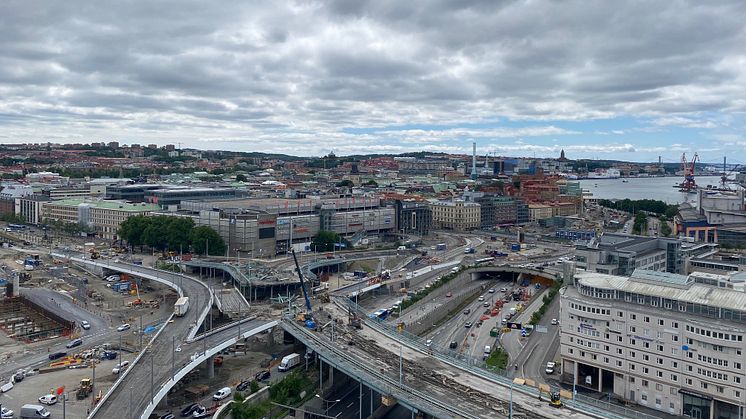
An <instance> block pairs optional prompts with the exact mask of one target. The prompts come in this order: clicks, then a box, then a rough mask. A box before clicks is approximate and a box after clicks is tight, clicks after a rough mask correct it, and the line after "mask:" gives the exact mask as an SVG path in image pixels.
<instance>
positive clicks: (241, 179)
mask: <svg viewBox="0 0 746 419" xmlns="http://www.w3.org/2000/svg"><path fill="white" fill-rule="evenodd" d="M248 181H249V178H247V177H246V175H244V174H242V173H241V174H237V175H236V182H248Z"/></svg>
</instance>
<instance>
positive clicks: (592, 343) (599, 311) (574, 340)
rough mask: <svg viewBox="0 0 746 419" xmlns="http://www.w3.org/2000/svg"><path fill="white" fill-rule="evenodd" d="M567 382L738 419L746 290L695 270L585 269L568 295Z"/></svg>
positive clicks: (563, 347) (669, 409)
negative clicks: (703, 279) (715, 282)
mask: <svg viewBox="0 0 746 419" xmlns="http://www.w3.org/2000/svg"><path fill="white" fill-rule="evenodd" d="M560 325H561V326H560V327H561V329H560V352H561V357H562V361H561V367H562V380H563V381H565V382H569V383H572V384H574V385H575V386H577V387H586V388H589V389H592V390H595V391H598V392H601V393H604V394H613V395H614V396H615V397H617V398H619V399H621V400H625V401H630V402H633V403H637V404H639V405H642V406H646V407H649V408H652V409H656V410H659V411H661V412H665V413H668V414H672V415H679V416H686V417H692V418H701V419H710V418H729V419H736V418H738V417H739V409H740V407H741V406H743V405H744V397H745V396H746V394H745V393H744V392H745V391H746V388H745V387H744V386H745V385H746V382H744V380H746V354H744V351H746V346H744V335H746V293H744V292H740V291H735V290H732V289H727V288H719V287H716V286H711V285H705V284H702V283H699V282H698V281H697V280H696V279H695V278H694V277H693V276H691V275H690V276H684V275H678V274H671V273H666V272H657V271H647V270H636V271H635V272H634V273H633V274H632V275H631V276H630V277H623V276H616V275H606V274H601V273H597V272H583V271H580V272H578V273H576V274H575V276H574V278H573V283H572V284H571V285H569V286H567V287H564V288H563V289H562V290H561V291H560Z"/></svg>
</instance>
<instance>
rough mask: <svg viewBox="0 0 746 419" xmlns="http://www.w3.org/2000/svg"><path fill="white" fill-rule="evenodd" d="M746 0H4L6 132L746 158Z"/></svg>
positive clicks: (1, 127) (317, 150) (388, 149)
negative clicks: (107, 0) (598, 0)
mask: <svg viewBox="0 0 746 419" xmlns="http://www.w3.org/2000/svg"><path fill="white" fill-rule="evenodd" d="M744 16H746V2H743V1H741V0H735V1H732V2H725V1H723V2H718V1H712V2H702V1H675V0H671V1H662V2H636V1H629V2H588V1H582V0H581V1H545V2H542V1H497V0H490V1H464V0H439V1H437V0H434V1H429V2H416V1H401V0H394V1H386V0H370V1H363V0H355V1H349V0H338V1H319V2H315V1H295V2H294V1H268V2H261V1H243V2H221V1H190V0H175V1H160V0H149V1H117V2H91V1H81V2H78V1H64V2H62V1H57V2H53V1H44V2H42V1H34V0H20V1H8V0H5V1H3V2H1V3H0V142H2V143H13V142H41V141H53V142H91V141H100V140H118V141H120V142H122V143H140V144H147V143H157V144H167V143H177V142H181V143H182V147H195V148H200V149H223V150H239V151H265V152H280V153H289V154H295V155H322V154H326V153H328V152H329V151H331V150H333V151H334V152H335V153H336V154H338V155H344V154H352V153H371V152H378V153H400V152H406V151H420V150H429V151H444V152H469V151H470V149H471V142H472V141H476V142H477V144H478V150H479V151H478V153H479V154H482V155H484V154H485V153H490V154H493V153H494V154H496V155H511V156H536V157H540V156H556V155H558V154H559V150H560V149H562V148H564V149H565V151H566V154H567V156H568V157H570V158H581V157H584V158H585V157H590V158H616V159H623V160H633V161H649V160H655V159H657V157H658V156H659V155H660V156H662V158H663V160H664V161H668V162H674V161H678V159H679V157H680V155H681V153H682V152H687V154H689V155H691V154H693V153H694V152H695V151H697V152H699V154H700V155H701V156H703V157H704V159H705V160H710V161H717V160H721V159H722V156H723V155H724V154H727V155H728V156H729V158H730V159H731V161H733V162H740V163H746V152H744V151H743V150H744V145H746V130H745V129H744V128H746V127H745V126H746V117H745V116H744V111H746V95H745V93H746V29H745V26H744V24H743V19H744Z"/></svg>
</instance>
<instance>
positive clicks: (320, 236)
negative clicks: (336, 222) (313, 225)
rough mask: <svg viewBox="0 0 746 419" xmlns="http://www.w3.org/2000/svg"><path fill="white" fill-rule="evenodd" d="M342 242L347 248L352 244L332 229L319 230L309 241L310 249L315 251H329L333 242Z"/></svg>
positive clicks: (333, 244) (332, 246)
mask: <svg viewBox="0 0 746 419" xmlns="http://www.w3.org/2000/svg"><path fill="white" fill-rule="evenodd" d="M340 243H341V244H343V245H344V247H345V248H347V249H349V248H350V247H351V246H352V245H351V244H350V242H349V241H348V240H345V239H343V238H342V237H341V236H340V235H339V234H337V233H335V232H333V231H326V230H321V231H319V232H318V233H317V234H316V236H314V238H313V241H312V242H311V250H313V251H317V252H331V251H332V250H334V246H335V244H340Z"/></svg>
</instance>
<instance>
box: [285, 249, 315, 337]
mask: <svg viewBox="0 0 746 419" xmlns="http://www.w3.org/2000/svg"><path fill="white" fill-rule="evenodd" d="M291 251H292V253H293V261H294V262H295V269H297V270H298V278H300V288H301V290H303V298H305V300H306V313H305V315H300V316H298V320H300V321H303V322H304V323H305V325H306V327H307V328H309V329H315V328H316V322H315V321H314V320H313V309H312V308H311V300H309V299H308V293H307V292H306V284H305V282H304V281H303V271H302V270H301V269H300V264H299V263H298V258H297V257H296V256H295V249H291Z"/></svg>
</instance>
